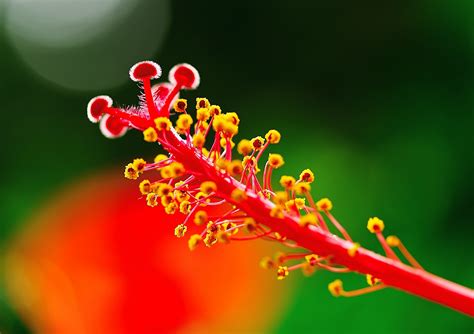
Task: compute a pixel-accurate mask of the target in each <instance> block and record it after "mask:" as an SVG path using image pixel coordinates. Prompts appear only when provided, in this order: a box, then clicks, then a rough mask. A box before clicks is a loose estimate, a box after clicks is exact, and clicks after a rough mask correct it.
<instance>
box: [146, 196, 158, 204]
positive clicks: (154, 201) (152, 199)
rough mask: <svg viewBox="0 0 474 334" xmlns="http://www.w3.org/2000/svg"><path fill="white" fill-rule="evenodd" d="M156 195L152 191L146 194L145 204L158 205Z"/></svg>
mask: <svg viewBox="0 0 474 334" xmlns="http://www.w3.org/2000/svg"><path fill="white" fill-rule="evenodd" d="M157 199H158V197H157V196H156V194H154V193H149V194H148V195H146V205H148V206H151V207H154V206H157V205H158V200H157Z"/></svg>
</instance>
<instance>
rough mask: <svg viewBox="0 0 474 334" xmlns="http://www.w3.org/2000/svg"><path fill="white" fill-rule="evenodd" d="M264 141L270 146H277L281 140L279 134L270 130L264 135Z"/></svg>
mask: <svg viewBox="0 0 474 334" xmlns="http://www.w3.org/2000/svg"><path fill="white" fill-rule="evenodd" d="M265 139H266V140H267V141H268V142H269V143H270V144H278V143H279V142H280V139H281V134H280V132H278V131H277V130H270V131H268V132H267V134H266V135H265Z"/></svg>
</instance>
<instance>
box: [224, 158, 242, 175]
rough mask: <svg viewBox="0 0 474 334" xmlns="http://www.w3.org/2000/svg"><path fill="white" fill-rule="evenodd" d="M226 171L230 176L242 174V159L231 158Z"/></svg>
mask: <svg viewBox="0 0 474 334" xmlns="http://www.w3.org/2000/svg"><path fill="white" fill-rule="evenodd" d="M227 172H229V174H230V175H232V176H238V175H240V174H242V172H243V167H242V161H240V160H232V161H231V162H230V163H229V165H228V166H227Z"/></svg>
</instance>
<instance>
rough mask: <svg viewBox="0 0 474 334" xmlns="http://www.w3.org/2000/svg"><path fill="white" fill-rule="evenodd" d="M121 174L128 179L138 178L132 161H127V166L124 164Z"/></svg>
mask: <svg viewBox="0 0 474 334" xmlns="http://www.w3.org/2000/svg"><path fill="white" fill-rule="evenodd" d="M123 175H124V176H125V178H127V179H130V180H136V179H138V176H139V175H140V174H139V173H138V171H137V169H136V168H135V166H133V164H132V163H129V164H128V165H127V166H125V171H124V172H123Z"/></svg>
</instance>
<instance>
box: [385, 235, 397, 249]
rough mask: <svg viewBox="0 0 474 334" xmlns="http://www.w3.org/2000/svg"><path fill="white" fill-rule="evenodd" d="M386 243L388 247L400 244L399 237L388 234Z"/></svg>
mask: <svg viewBox="0 0 474 334" xmlns="http://www.w3.org/2000/svg"><path fill="white" fill-rule="evenodd" d="M387 244H388V245H389V246H390V247H398V246H400V239H398V237H396V236H394V235H389V236H388V237H387Z"/></svg>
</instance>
